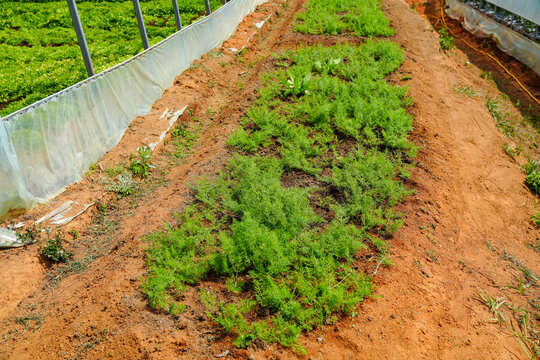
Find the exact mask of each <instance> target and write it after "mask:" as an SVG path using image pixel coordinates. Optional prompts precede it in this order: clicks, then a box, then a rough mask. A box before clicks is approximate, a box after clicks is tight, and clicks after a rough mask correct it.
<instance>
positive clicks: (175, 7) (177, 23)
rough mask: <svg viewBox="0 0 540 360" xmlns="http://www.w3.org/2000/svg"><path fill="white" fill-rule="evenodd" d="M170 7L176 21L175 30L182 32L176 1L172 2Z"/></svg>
mask: <svg viewBox="0 0 540 360" xmlns="http://www.w3.org/2000/svg"><path fill="white" fill-rule="evenodd" d="M172 6H173V9H174V17H175V19H176V29H177V30H182V20H180V11H179V10H178V0H172Z"/></svg>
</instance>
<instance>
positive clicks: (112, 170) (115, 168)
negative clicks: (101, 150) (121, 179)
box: [105, 164, 125, 178]
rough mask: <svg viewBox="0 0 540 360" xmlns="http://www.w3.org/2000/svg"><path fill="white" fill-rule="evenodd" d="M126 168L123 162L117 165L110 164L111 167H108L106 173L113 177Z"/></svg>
mask: <svg viewBox="0 0 540 360" xmlns="http://www.w3.org/2000/svg"><path fill="white" fill-rule="evenodd" d="M124 170H125V168H124V165H123V164H116V165H113V166H110V167H108V168H106V169H105V173H106V174H107V176H108V177H110V178H113V177H115V176H117V175H120V174H121V173H123V172H124Z"/></svg>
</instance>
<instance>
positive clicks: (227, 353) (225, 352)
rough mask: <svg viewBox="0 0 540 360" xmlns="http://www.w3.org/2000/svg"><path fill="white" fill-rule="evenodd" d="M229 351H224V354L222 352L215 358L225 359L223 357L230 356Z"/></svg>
mask: <svg viewBox="0 0 540 360" xmlns="http://www.w3.org/2000/svg"><path fill="white" fill-rule="evenodd" d="M230 353H231V352H230V350H225V351H224V352H222V353H221V354H219V355H216V357H217V358H222V357H225V356H229V354H230Z"/></svg>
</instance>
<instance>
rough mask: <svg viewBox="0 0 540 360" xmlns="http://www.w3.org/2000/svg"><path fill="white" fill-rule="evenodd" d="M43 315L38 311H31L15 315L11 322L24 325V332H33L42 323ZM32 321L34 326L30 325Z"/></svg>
mask: <svg viewBox="0 0 540 360" xmlns="http://www.w3.org/2000/svg"><path fill="white" fill-rule="evenodd" d="M44 321H45V317H44V316H43V315H42V314H40V313H33V314H28V315H24V316H16V317H15V318H14V319H13V322H14V323H16V324H20V325H23V326H24V332H23V334H24V333H26V332H27V331H28V330H32V332H35V331H36V330H38V329H39V328H40V327H41V326H42V325H43V323H44ZM32 323H34V326H33V327H32V325H31V324H32Z"/></svg>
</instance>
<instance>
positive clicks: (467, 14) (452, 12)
mask: <svg viewBox="0 0 540 360" xmlns="http://www.w3.org/2000/svg"><path fill="white" fill-rule="evenodd" d="M490 1H491V0H490ZM446 5H447V8H446V13H447V14H448V16H450V17H451V18H453V19H456V20H457V19H460V18H463V23H462V25H463V27H464V28H465V29H466V30H467V31H469V32H471V33H472V34H474V35H476V36H478V37H490V38H492V39H493V40H494V41H495V42H496V44H497V46H498V47H499V49H501V50H502V51H504V52H506V53H507V54H509V55H512V56H513V57H515V58H516V59H518V60H519V61H521V62H522V63H524V64H525V65H527V66H528V67H530V68H531V69H532V70H533V71H534V72H536V73H537V74H538V75H540V45H539V44H538V43H536V42H535V41H532V40H530V39H528V38H526V37H524V36H522V35H520V34H519V33H517V32H515V31H514V30H512V29H509V28H508V27H506V26H504V25H503V24H500V23H498V22H496V21H494V20H493V19H490V18H489V17H487V16H485V15H484V14H482V13H480V12H479V11H477V10H475V9H473V8H472V7H471V6H469V5H467V4H465V3H463V2H461V1H459V0H446Z"/></svg>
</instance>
